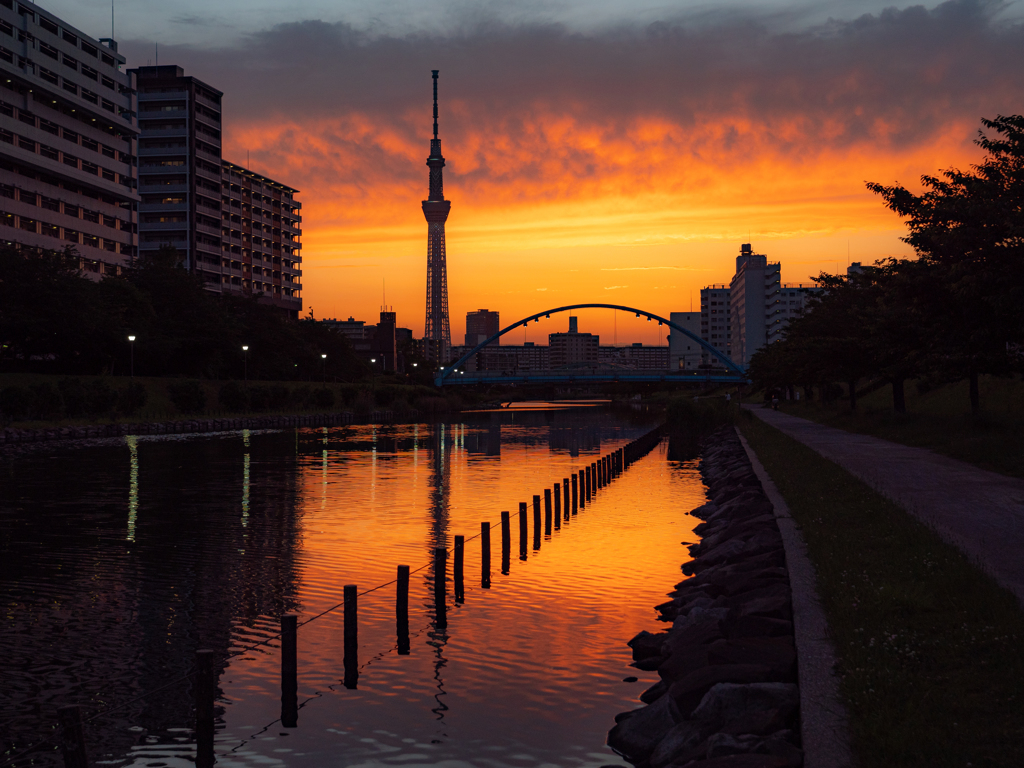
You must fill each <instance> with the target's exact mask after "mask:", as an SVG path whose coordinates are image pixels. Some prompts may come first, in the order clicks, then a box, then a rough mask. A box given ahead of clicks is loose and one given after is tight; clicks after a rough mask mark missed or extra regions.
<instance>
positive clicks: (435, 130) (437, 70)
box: [430, 69, 441, 139]
mask: <svg viewBox="0 0 1024 768" xmlns="http://www.w3.org/2000/svg"><path fill="white" fill-rule="evenodd" d="M430 71H431V72H432V73H433V75H434V138H435V139H436V138H437V73H438V72H440V71H441V70H439V69H432V70H430Z"/></svg>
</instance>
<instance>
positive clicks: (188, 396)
mask: <svg viewBox="0 0 1024 768" xmlns="http://www.w3.org/2000/svg"><path fill="white" fill-rule="evenodd" d="M167 393H168V394H169V395H170V396H171V403H173V404H174V407H175V408H177V409H178V410H179V411H181V412H182V413H202V412H203V411H204V410H206V390H204V389H203V387H202V385H201V384H200V383H199V382H198V381H183V382H181V383H179V384H172V385H171V386H169V387H168V388H167Z"/></svg>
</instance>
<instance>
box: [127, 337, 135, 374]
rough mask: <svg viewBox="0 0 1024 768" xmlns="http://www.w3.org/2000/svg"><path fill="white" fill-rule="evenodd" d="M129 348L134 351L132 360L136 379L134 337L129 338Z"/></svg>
mask: <svg viewBox="0 0 1024 768" xmlns="http://www.w3.org/2000/svg"><path fill="white" fill-rule="evenodd" d="M128 348H129V349H130V350H131V351H132V353H131V358H132V378H133V379H134V378H135V337H134V336H129V337H128Z"/></svg>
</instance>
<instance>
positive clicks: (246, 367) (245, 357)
mask: <svg viewBox="0 0 1024 768" xmlns="http://www.w3.org/2000/svg"><path fill="white" fill-rule="evenodd" d="M242 365H243V366H244V367H243V368H242V370H243V371H244V372H245V381H249V345H248V344H245V345H243V346H242Z"/></svg>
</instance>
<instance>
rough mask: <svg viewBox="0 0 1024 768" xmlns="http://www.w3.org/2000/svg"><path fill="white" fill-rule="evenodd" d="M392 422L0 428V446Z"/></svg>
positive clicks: (311, 417)
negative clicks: (124, 436)
mask: <svg viewBox="0 0 1024 768" xmlns="http://www.w3.org/2000/svg"><path fill="white" fill-rule="evenodd" d="M393 419H394V413H393V412H392V411H372V412H370V413H369V414H367V415H365V416H364V417H363V418H357V416H356V415H355V414H353V413H352V412H351V411H338V412H336V413H308V414H301V415H298V416H243V417H240V418H235V419H186V420H183V421H161V422H145V423H140V424H130V423H128V422H116V423H110V424H96V425H91V426H81V427H53V428H49V429H2V430H0V447H2V446H5V445H17V444H22V443H38V442H42V441H45V440H85V439H90V438H102V437H118V436H121V435H186V434H192V433H197V432H226V431H230V430H235V429H278V428H281V427H328V426H334V425H337V424H355V423H358V422H363V421H367V422H369V423H376V422H388V421H392V420H393Z"/></svg>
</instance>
